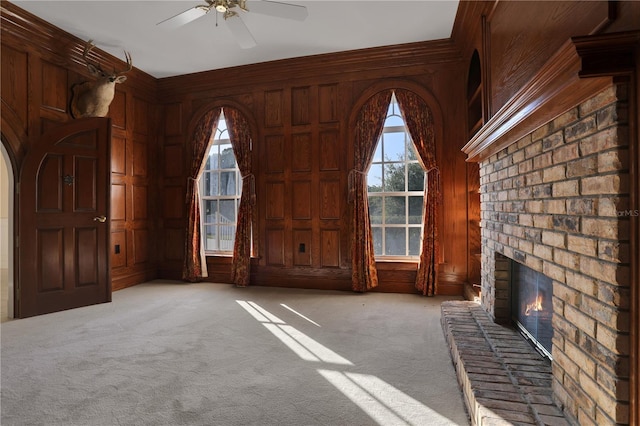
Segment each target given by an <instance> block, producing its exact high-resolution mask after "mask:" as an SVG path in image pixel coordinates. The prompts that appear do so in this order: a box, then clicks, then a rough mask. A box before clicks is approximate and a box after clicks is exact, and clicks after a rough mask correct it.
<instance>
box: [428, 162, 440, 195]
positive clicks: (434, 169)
mask: <svg viewBox="0 0 640 426" xmlns="http://www.w3.org/2000/svg"><path fill="white" fill-rule="evenodd" d="M426 174H427V182H429V181H432V182H433V183H434V184H435V185H433V186H431V185H429V186H430V187H432V188H436V190H437V191H438V193H440V169H439V168H438V166H433V167H431V168H430V169H428V170H427V171H426ZM432 175H433V177H431V176H432ZM432 179H433V180H432Z"/></svg>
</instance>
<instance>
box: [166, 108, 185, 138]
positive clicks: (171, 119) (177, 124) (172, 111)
mask: <svg viewBox="0 0 640 426" xmlns="http://www.w3.org/2000/svg"><path fill="white" fill-rule="evenodd" d="M164 111H165V112H164V134H165V135H166V136H176V135H179V134H180V132H181V131H182V103H180V102H176V103H172V104H168V105H165V106H164Z"/></svg>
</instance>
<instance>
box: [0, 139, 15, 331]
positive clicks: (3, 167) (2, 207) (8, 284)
mask: <svg viewBox="0 0 640 426" xmlns="http://www.w3.org/2000/svg"><path fill="white" fill-rule="evenodd" d="M0 147H1V148H0V152H2V155H0V294H1V303H2V304H1V305H0V313H1V315H0V318H1V320H2V322H4V321H8V320H9V319H13V316H14V313H13V308H14V305H13V303H14V268H13V266H14V265H13V255H14V253H13V235H14V220H13V207H14V205H13V202H14V200H13V194H14V170H13V165H12V163H11V160H10V158H9V153H8V152H7V150H6V148H5V146H4V144H0Z"/></svg>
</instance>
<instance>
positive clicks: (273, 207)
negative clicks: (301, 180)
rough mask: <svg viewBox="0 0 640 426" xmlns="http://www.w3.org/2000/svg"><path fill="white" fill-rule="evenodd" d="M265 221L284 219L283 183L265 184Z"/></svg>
mask: <svg viewBox="0 0 640 426" xmlns="http://www.w3.org/2000/svg"><path fill="white" fill-rule="evenodd" d="M265 195H266V197H267V215H266V217H267V219H280V220H282V219H284V210H285V209H284V206H285V193H284V182H268V183H267V193H266V194H265Z"/></svg>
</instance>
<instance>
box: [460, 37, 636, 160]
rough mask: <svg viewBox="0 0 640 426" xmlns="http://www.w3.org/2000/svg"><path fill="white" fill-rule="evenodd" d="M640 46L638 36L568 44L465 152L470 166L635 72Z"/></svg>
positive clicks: (580, 39)
mask: <svg viewBox="0 0 640 426" xmlns="http://www.w3.org/2000/svg"><path fill="white" fill-rule="evenodd" d="M638 43H640V32H638V31H631V32H623V33H614V34H604V35H598V36H585V37H574V38H571V39H570V40H568V41H567V42H566V43H565V44H564V45H563V46H562V47H561V48H560V49H559V50H558V52H556V54H555V55H553V56H552V57H551V58H550V59H549V61H547V63H545V64H544V66H543V67H542V68H541V69H540V70H539V71H538V73H537V74H536V75H534V77H533V78H532V79H531V80H529V82H528V83H527V84H526V85H525V86H524V87H522V88H521V89H520V90H519V91H518V92H517V93H516V94H515V95H514V96H513V97H512V98H511V99H510V100H509V102H507V103H506V104H505V105H504V106H503V107H502V108H501V109H500V110H499V111H498V112H497V113H496V114H495V115H494V116H493V117H491V118H490V119H489V120H488V121H487V123H485V125H484V126H482V128H481V129H480V131H478V133H476V135H475V136H474V137H473V138H472V139H471V140H470V141H469V142H468V143H467V144H466V145H465V146H464V147H463V148H462V151H463V152H464V153H465V154H467V161H471V162H480V161H483V160H485V159H487V158H489V157H490V156H491V155H493V154H495V153H497V152H499V151H500V150H502V149H504V148H506V147H507V146H509V145H511V144H512V143H514V142H517V141H518V140H520V139H521V138H522V137H524V136H526V135H527V134H529V133H531V132H532V131H534V130H536V129H537V128H538V127H540V126H542V125H544V124H545V123H548V122H549V121H551V120H553V119H554V118H556V117H558V116H559V115H561V114H562V113H564V112H566V111H567V110H569V109H571V108H573V107H574V106H576V105H578V104H580V103H581V102H584V101H586V100H587V99H588V98H589V97H591V96H593V95H594V94H596V93H598V92H600V91H601V90H604V89H605V88H606V87H607V86H609V85H610V84H612V82H613V78H615V77H617V76H620V75H623V74H625V73H628V72H629V70H630V69H631V70H632V69H633V68H634V67H635V64H634V57H635V50H636V49H637V47H638ZM586 77H589V78H586Z"/></svg>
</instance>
